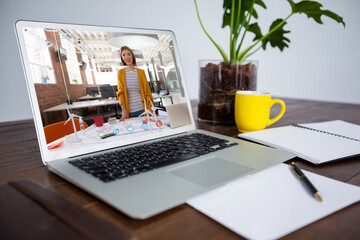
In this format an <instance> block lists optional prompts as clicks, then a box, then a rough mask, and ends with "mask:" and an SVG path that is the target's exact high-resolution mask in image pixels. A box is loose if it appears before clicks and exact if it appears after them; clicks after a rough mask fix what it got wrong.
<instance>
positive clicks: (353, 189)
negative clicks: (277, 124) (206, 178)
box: [187, 164, 360, 239]
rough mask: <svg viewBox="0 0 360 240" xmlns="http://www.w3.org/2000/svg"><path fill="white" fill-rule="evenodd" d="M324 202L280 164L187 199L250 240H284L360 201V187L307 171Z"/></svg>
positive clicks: (198, 208)
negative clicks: (285, 237)
mask: <svg viewBox="0 0 360 240" xmlns="http://www.w3.org/2000/svg"><path fill="white" fill-rule="evenodd" d="M303 172H304V173H305V175H306V176H307V177H308V178H309V180H310V181H311V182H312V183H313V184H314V186H315V187H316V188H317V189H318V190H319V192H320V194H321V196H322V198H323V200H324V201H323V202H319V201H318V200H316V199H315V197H314V196H313V195H311V194H310V193H309V192H308V191H307V189H306V188H305V187H304V185H303V184H302V183H301V182H300V180H299V179H298V178H297V177H296V176H295V174H294V173H293V172H292V171H291V170H290V166H289V165H286V164H279V165H276V166H274V167H271V168H268V169H266V170H263V171H261V172H258V173H256V174H254V175H251V176H249V177H246V178H241V179H239V180H237V181H234V182H231V183H229V184H227V185H225V186H223V187H221V188H218V189H215V190H213V191H211V192H208V193H205V194H202V195H200V196H197V197H195V198H193V199H190V200H189V201H187V203H188V204H189V205H191V206H192V207H194V208H195V209H197V210H199V211H200V212H202V213H204V214H205V215H207V216H209V217H211V218H212V219H214V220H215V221H217V222H219V223H221V224H223V225H224V226H226V227H227V228H229V229H231V230H232V231H234V232H235V233H237V234H239V235H241V236H243V237H245V238H248V239H278V238H280V237H283V236H285V235H287V234H289V233H291V232H293V231H295V230H297V229H299V228H302V227H304V226H306V225H308V224H310V223H312V222H315V221H317V220H319V219H321V218H323V217H325V216H327V215H330V214H331V213H334V212H336V211H338V210H340V209H342V208H344V207H346V206H348V205H351V204H353V203H355V202H358V201H360V187H357V186H354V185H350V184H346V183H343V182H339V181H336V180H333V179H330V178H326V177H323V176H320V175H317V174H314V173H311V172H307V171H303Z"/></svg>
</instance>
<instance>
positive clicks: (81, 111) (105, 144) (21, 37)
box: [15, 21, 195, 164]
mask: <svg viewBox="0 0 360 240" xmlns="http://www.w3.org/2000/svg"><path fill="white" fill-rule="evenodd" d="M15 28H16V34H17V39H18V43H19V49H20V53H21V57H22V63H23V68H24V73H25V80H26V83H27V87H28V93H29V97H30V102H31V106H32V112H33V117H34V121H35V127H36V131H37V136H38V140H39V145H40V151H41V155H42V160H43V162H44V163H45V164H46V162H48V161H52V160H56V159H60V158H66V157H72V156H77V155H81V154H85V153H90V152H95V151H100V150H104V149H108V148H113V147H118V146H123V145H127V144H131V143H136V142H140V141H146V140H151V139H154V138H159V137H163V136H169V135H173V134H178V133H183V132H186V131H190V130H194V129H195V123H194V119H193V115H192V112H191V105H190V100H189V98H188V93H187V90H186V86H185V81H184V79H185V77H184V75H183V72H182V70H181V69H182V68H181V62H180V57H179V52H178V48H177V44H176V39H175V35H174V33H173V32H171V31H169V30H152V29H134V28H122V27H110V26H90V25H76V24H64V23H49V22H33V21H18V22H17V23H16V25H15ZM124 45H126V46H128V47H130V48H131V49H132V50H133V52H134V54H135V57H136V61H137V68H139V69H142V70H144V72H145V74H146V77H147V81H148V83H149V86H150V88H151V90H152V92H153V97H154V102H155V103H154V104H155V106H154V107H156V106H160V107H164V108H165V109H166V106H169V105H171V104H181V103H185V105H186V106H187V109H186V111H187V112H188V116H189V118H190V119H189V120H188V124H185V125H182V126H177V127H172V126H170V124H168V115H167V113H166V112H161V113H160V114H159V116H157V117H155V116H154V117H153V118H151V119H148V120H150V121H147V119H144V118H136V119H130V120H127V121H125V122H119V121H112V120H113V119H111V117H114V116H110V115H111V114H112V113H113V112H111V111H115V109H116V107H117V110H116V111H118V112H120V113H121V110H120V107H119V104H118V101H117V100H116V98H115V96H116V91H117V71H118V70H119V69H121V68H124V66H121V61H120V48H121V47H122V46H124ZM109 89H110V90H109ZM68 100H71V101H72V104H68V103H67V101H68ZM68 109H69V111H68ZM111 109H113V110H111ZM154 109H155V108H154ZM69 113H70V116H72V117H73V119H80V118H79V116H80V117H81V119H82V120H83V121H84V122H85V123H86V125H89V127H88V128H87V129H86V130H85V131H79V130H78V131H77V133H76V134H69V135H67V136H65V137H62V138H58V139H56V140H51V141H49V139H50V137H49V134H47V135H45V132H44V127H46V126H49V125H51V124H54V123H58V122H62V121H66V120H68V119H69ZM106 113H108V114H110V115H109V116H105V115H106ZM73 114H75V115H77V116H75V115H73ZM96 116H103V119H105V123H104V124H105V125H103V127H96V126H95V125H94V124H93V125H92V123H93V121H94V117H96ZM108 117H110V119H109V118H108ZM107 120H109V122H107ZM158 120H160V122H161V123H160V124H156V123H157V121H158ZM78 121H80V122H81V120H78ZM75 123H76V124H78V125H81V124H79V123H77V122H76V120H75ZM144 123H145V124H147V125H144ZM67 125H70V126H72V120H69V122H68V123H67ZM84 125H85V124H84ZM86 125H85V126H86ZM105 126H107V127H105ZM114 130H115V131H114ZM111 133H113V134H114V133H115V135H114V136H112V137H109V138H101V136H103V135H104V134H105V135H106V134H111Z"/></svg>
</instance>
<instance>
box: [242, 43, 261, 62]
mask: <svg viewBox="0 0 360 240" xmlns="http://www.w3.org/2000/svg"><path fill="white" fill-rule="evenodd" d="M260 49H261V46H260V47H258V48H257V49H256V50H254V51H253V52H251V53H249V54H247V55H246V56H245V57H244V60H245V59H247V58H248V57H250V56H251V55H253V54H254V53H256V52H257V51H259V50H260ZM241 63H242V62H240V64H241Z"/></svg>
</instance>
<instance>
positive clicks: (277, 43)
mask: <svg viewBox="0 0 360 240" xmlns="http://www.w3.org/2000/svg"><path fill="white" fill-rule="evenodd" d="M282 21H283V19H280V18H279V19H276V20H275V21H274V22H273V23H272V24H271V26H270V29H269V32H270V31H271V30H272V29H273V28H275V27H276V26H277V25H279V24H280V23H281V22H282ZM285 24H286V22H285V23H284V24H282V25H281V26H280V27H279V28H278V29H276V30H275V31H274V32H273V33H271V34H270V35H269V36H268V37H266V38H265V39H264V40H263V41H262V47H263V49H264V50H266V45H267V44H268V43H270V45H271V46H272V47H273V48H275V47H278V48H279V49H280V51H283V50H284V48H285V47H289V45H288V43H290V40H289V39H288V38H286V37H285V36H284V35H285V34H286V33H289V32H290V31H286V30H284V26H285ZM257 37H258V36H257ZM257 39H260V38H257ZM257 39H254V41H255V40H257Z"/></svg>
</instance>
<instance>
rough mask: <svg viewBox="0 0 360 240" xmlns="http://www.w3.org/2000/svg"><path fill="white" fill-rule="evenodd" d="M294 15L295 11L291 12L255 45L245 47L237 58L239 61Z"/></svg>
mask: <svg viewBox="0 0 360 240" xmlns="http://www.w3.org/2000/svg"><path fill="white" fill-rule="evenodd" d="M292 15H293V13H291V14H290V15H289V16H287V17H286V18H285V19H284V20H282V21H281V23H279V24H278V25H277V26H276V27H274V28H273V29H271V30H270V31H269V32H268V33H267V34H266V35H264V36H262V37H261V38H260V39H259V40H258V41H256V43H254V44H253V45H251V46H250V47H248V48H247V49H245V50H244V51H243V52H242V53H241V54H240V55H239V56H238V58H237V60H238V61H241V62H242V61H243V60H245V59H246V58H245V55H246V54H247V53H248V52H249V51H250V50H251V49H252V48H253V47H255V46H256V45H257V44H258V43H259V42H261V41H262V40H264V39H265V38H267V37H268V36H269V35H270V34H272V33H273V32H274V31H276V30H277V29H278V28H279V27H281V26H282V25H283V24H284V23H286V21H287V20H288V19H289V18H290V17H291V16H292Z"/></svg>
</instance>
